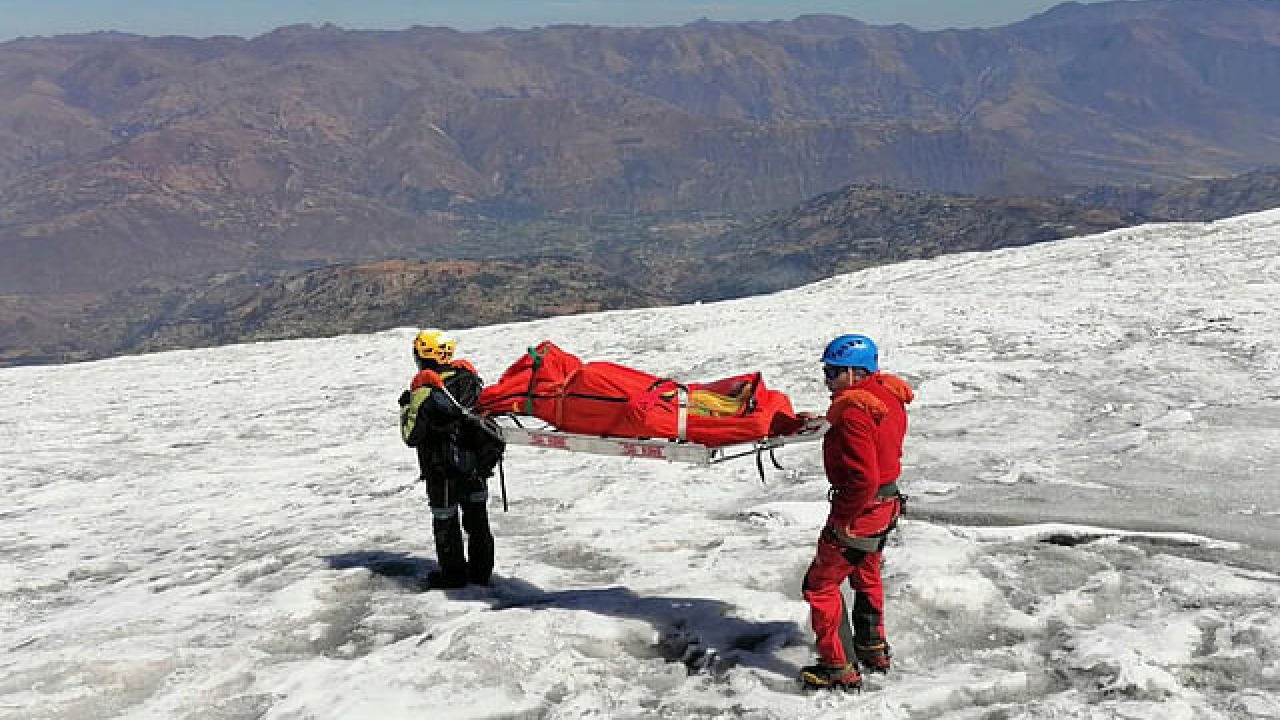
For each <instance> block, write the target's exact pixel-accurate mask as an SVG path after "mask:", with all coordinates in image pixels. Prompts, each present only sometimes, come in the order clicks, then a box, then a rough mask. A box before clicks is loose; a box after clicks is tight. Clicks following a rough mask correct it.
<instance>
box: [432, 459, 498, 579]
mask: <svg viewBox="0 0 1280 720" xmlns="http://www.w3.org/2000/svg"><path fill="white" fill-rule="evenodd" d="M426 482H427V501H428V502H429V503H430V505H431V530H432V533H433V534H434V535H435V541H436V561H437V562H439V563H440V571H441V572H442V573H443V574H444V576H445V577H446V578H447V579H449V580H453V581H458V582H461V581H464V580H465V581H466V582H470V583H475V584H479V585H487V584H488V583H489V576H490V575H492V574H493V532H492V531H491V530H490V529H489V508H488V501H489V486H488V483H487V482H486V481H485V479H484V478H481V477H476V476H459V475H455V474H451V473H440V474H436V475H432V476H430V477H427V478H426ZM464 531H465V532H466V546H465V550H464V546H463V538H462V535H463V532H464Z"/></svg>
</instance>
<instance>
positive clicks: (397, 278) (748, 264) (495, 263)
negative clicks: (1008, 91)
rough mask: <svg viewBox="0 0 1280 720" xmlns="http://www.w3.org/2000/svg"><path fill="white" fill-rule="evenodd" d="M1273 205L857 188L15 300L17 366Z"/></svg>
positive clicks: (655, 294)
mask: <svg viewBox="0 0 1280 720" xmlns="http://www.w3.org/2000/svg"><path fill="white" fill-rule="evenodd" d="M1082 198H1083V199H1093V200H1096V201H1097V203H1098V204H1097V205H1096V206H1088V205H1084V204H1082ZM1106 204H1110V205H1112V206H1113V207H1105V206H1104V205H1106ZM1274 207H1280V170H1275V171H1270V172H1263V171H1259V172H1255V173H1250V174H1248V175H1245V176H1241V177H1237V178H1229V179H1224V180H1215V181H1202V182H1198V183H1190V184H1187V185H1183V186H1177V187H1174V188H1169V189H1165V190H1163V191H1160V190H1158V189H1156V188H1132V189H1129V190H1126V191H1123V192H1122V191H1119V190H1114V189H1111V190H1107V189H1100V190H1097V191H1095V192H1091V193H1082V194H1081V196H1080V197H1071V198H1065V199H1063V200H1058V201H1050V200H1042V199H1035V198H1007V199H1000V198H979V197H973V196H957V195H938V194H929V193H911V192H904V191H901V190H897V189H893V188H888V187H884V186H868V185H854V186H849V187H846V188H843V189H841V190H839V191H837V192H833V193H828V194H825V195H822V196H819V197H816V198H812V199H810V200H809V201H807V202H804V203H801V204H799V205H797V206H795V207H793V208H790V209H787V210H782V211H777V212H773V213H767V214H765V215H762V216H760V217H759V218H756V219H753V220H751V221H746V222H742V221H730V220H725V219H704V220H701V221H688V222H682V223H665V224H664V223H653V224H645V223H637V222H627V221H625V220H617V221H615V223H614V224H609V223H603V222H602V223H601V224H598V225H595V226H591V227H581V226H576V225H572V224H567V223H566V224H561V225H556V224H554V223H551V222H548V221H543V222H541V223H538V224H525V225H519V226H514V225H502V226H499V227H495V228H491V229H490V230H488V231H487V232H502V231H505V232H507V233H514V232H515V231H516V230H517V229H518V230H520V231H521V232H522V233H523V235H522V236H520V237H519V238H517V239H516V240H515V241H514V242H516V244H518V245H519V244H522V245H523V246H525V247H529V248H531V251H537V252H538V253H541V254H537V255H534V256H530V257H527V258H523V259H508V260H482V259H470V260H439V261H430V262H421V261H408V260H394V261H385V262H377V263H366V264H357V265H334V266H329V267H323V268H316V269H312V270H307V271H303V272H299V273H286V274H284V275H281V276H272V275H263V274H258V275H255V274H250V273H238V274H230V275H221V276H217V277H214V278H211V279H208V280H204V281H201V282H199V283H193V284H189V285H181V286H178V287H173V288H164V287H152V288H137V289H132V290H128V291H121V292H118V293H115V294H113V295H112V296H111V297H110V298H107V299H90V300H78V299H76V298H67V299H63V300H61V301H58V302H54V301H50V300H48V299H31V298H27V299H21V298H17V299H15V298H9V299H5V298H0V366H3V365H12V364H31V363H48V362H66V361H69V360H83V359H91V358H96V357H106V356H111V355H119V354H128V353H137V352H148V351H155V350H164V349H173V348H184V347H204V346H210V345H219V344H226V343H235V342H247V341H256V340H274V339H283V338H297V337H311V336H327V335H335V334H343V333H354V332H369V331H373V330H379V329H384V328H389V327H397V326H406V325H423V324H435V325H444V326H447V327H459V328H460V327H469V326H474V325H488V324H494V323H501V322H509V321H517V320H529V319H535V318H539V317H547V316H551V315H560V314H567V313H578V312H589V311H596V310H608V309H622V308H634V307H650V306H657V305H667V304H674V303H688V302H696V301H701V300H717V299H725V298H732V297H739V296H743V295H749V294H758V293H766V292H772V291H775V290H778V289H782V288H787V287H793V286H797V285H801V284H804V283H808V282H812V281H816V280H819V279H822V278H826V277H830V276H832V275H835V274H838V273H844V272H850V271H853V270H857V269H860V268H864V267H870V266H873V265H878V264H884V263H888V262H895V261H901V260H907V259H913V258H926V257H932V256H935V255H942V254H947V253H953V252H965V251H986V250H993V249H997V248H1001V247H1012V246H1018V245H1027V244H1033V243H1038V242H1046V241H1050V240H1056V239H1060V238H1064V237H1071V236H1075V235H1084V234H1090V233H1096V232H1101V231H1104V230H1109V229H1112V228H1117V227H1124V226H1131V225H1136V224H1139V223H1142V222H1147V221H1153V220H1212V219H1217V218H1221V217H1227V216H1232V215H1239V214H1243V213H1246V212H1251V211H1256V210H1262V209H1267V208H1274ZM1136 210H1142V211H1143V212H1136ZM1144 212H1145V213H1149V214H1143V213H1144ZM473 231H474V232H486V231H485V230H484V229H483V228H474V229H473ZM481 242H483V241H481ZM6 316H7V317H10V318H12V320H10V321H7V322H6V321H4V320H3V318H4V317H6Z"/></svg>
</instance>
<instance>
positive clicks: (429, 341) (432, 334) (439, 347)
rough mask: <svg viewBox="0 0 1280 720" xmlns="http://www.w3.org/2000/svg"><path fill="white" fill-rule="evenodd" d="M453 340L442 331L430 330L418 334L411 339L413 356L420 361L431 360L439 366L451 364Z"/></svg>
mask: <svg viewBox="0 0 1280 720" xmlns="http://www.w3.org/2000/svg"><path fill="white" fill-rule="evenodd" d="M453 347H454V340H453V338H451V337H449V336H448V335H446V334H445V333H444V331H443V330H437V329H435V328H431V329H428V330H423V331H422V332H420V333H418V336H417V337H415V338H414V339H413V356H414V357H416V358H418V359H420V360H431V361H434V362H437V363H439V364H441V365H448V364H449V363H451V362H453Z"/></svg>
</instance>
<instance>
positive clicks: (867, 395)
mask: <svg viewBox="0 0 1280 720" xmlns="http://www.w3.org/2000/svg"><path fill="white" fill-rule="evenodd" d="M875 381H876V379H875V376H874V375H871V376H868V377H866V378H863V379H862V380H860V381H859V382H858V383H857V384H856V385H850V386H849V387H847V388H844V389H843V390H840V391H839V392H836V393H834V394H832V396H831V408H830V409H828V410H827V422H829V423H831V424H832V425H834V424H835V423H836V422H838V421H839V420H840V416H841V415H843V414H844V411H845V410H846V409H847V408H850V407H853V408H857V409H859V410H861V411H863V412H865V413H866V414H868V415H870V416H871V418H872V419H873V420H875V421H876V422H880V419H881V418H883V417H884V416H885V415H888V414H889V408H887V407H885V404H884V403H883V402H882V401H881V400H880V398H878V397H876V396H875V395H874V394H872V392H871V391H870V390H868V389H867V384H868V383H873V382H875Z"/></svg>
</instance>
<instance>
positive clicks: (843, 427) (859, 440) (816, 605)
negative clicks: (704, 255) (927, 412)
mask: <svg viewBox="0 0 1280 720" xmlns="http://www.w3.org/2000/svg"><path fill="white" fill-rule="evenodd" d="M912 397H913V393H912V391H911V388H910V386H908V385H907V384H906V383H905V382H904V381H902V380H901V379H900V378H897V377H895V376H893V375H888V374H883V373H876V374H874V375H871V376H869V377H867V378H864V379H863V380H862V381H861V382H859V383H857V384H856V385H852V386H850V387H847V388H845V389H843V390H841V391H840V392H838V393H837V394H835V395H834V396H832V399H831V408H830V409H829V410H828V411H827V421H828V422H829V423H831V429H830V430H828V431H827V434H826V436H825V437H824V438H823V440H822V464H823V468H824V469H825V470H826V474H827V480H828V481H829V482H830V483H831V513H830V514H829V515H828V516H827V524H826V527H825V528H823V530H822V534H821V536H820V537H819V538H818V551H817V554H816V556H815V557H814V559H813V563H812V564H810V566H809V571H808V573H806V574H805V578H804V599H805V600H806V601H807V602H808V603H809V606H810V609H811V617H810V619H811V622H812V624H813V632H814V635H816V636H817V646H818V655H819V656H821V658H822V661H823V662H824V663H827V664H830V665H842V664H844V663H845V662H848V660H849V659H848V658H847V657H846V655H845V651H844V646H843V644H841V642H840V635H839V628H840V623H841V620H842V617H843V614H844V610H843V608H844V605H843V603H842V601H841V598H840V583H842V582H843V581H844V580H845V578H848V579H849V582H850V584H851V585H852V586H853V590H854V607H853V635H854V638H855V642H856V643H857V644H858V645H862V646H871V645H874V644H876V643H881V642H883V641H884V584H883V583H882V582H881V579H880V558H881V549H882V548H883V546H884V543H883V537H884V535H885V534H886V533H887V531H888V529H889V527H890V525H891V524H892V523H893V521H894V520H895V519H896V518H897V516H898V514H899V513H900V511H901V501H900V500H899V498H898V497H897V496H896V495H893V496H890V497H878V496H877V493H878V491H879V490H880V488H881V486H885V485H888V484H890V483H892V482H894V481H895V480H897V479H898V475H900V474H901V472H902V465H901V457H902V440H903V437H904V436H905V435H906V432H907V413H906V405H907V403H910V402H911V400H912ZM877 537H879V538H880V540H879V542H877V541H876V540H875V538H877ZM849 538H872V540H863V541H861V542H858V541H857V540H853V541H850V540H849ZM850 545H855V546H856V545H862V546H864V547H850ZM867 545H869V546H870V547H865V546H867Z"/></svg>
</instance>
